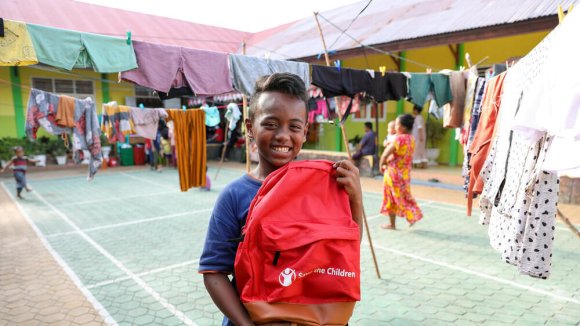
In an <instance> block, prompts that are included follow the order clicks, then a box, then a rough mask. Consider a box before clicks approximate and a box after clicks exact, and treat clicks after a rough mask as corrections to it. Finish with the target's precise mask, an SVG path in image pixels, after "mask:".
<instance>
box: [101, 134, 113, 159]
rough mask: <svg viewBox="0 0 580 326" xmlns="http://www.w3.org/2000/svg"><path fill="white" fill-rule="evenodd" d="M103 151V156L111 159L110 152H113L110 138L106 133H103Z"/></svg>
mask: <svg viewBox="0 0 580 326" xmlns="http://www.w3.org/2000/svg"><path fill="white" fill-rule="evenodd" d="M101 151H102V153H103V158H104V159H105V160H107V161H108V160H109V154H110V153H111V145H110V144H109V139H107V136H105V134H104V133H101Z"/></svg>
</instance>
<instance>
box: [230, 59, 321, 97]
mask: <svg viewBox="0 0 580 326" xmlns="http://www.w3.org/2000/svg"><path fill="white" fill-rule="evenodd" d="M230 67H231V70H232V76H233V85H234V88H235V89H236V90H238V91H240V92H242V93H244V94H246V95H252V94H253V93H254V87H255V85H256V81H257V80H258V79H260V78H261V77H263V76H267V75H271V74H273V73H276V72H288V73H292V74H295V75H298V76H299V77H300V78H301V79H302V80H303V81H304V84H305V85H306V87H308V86H309V85H310V67H309V65H308V64H307V63H302V62H295V61H280V60H269V59H261V58H255V57H248V56H244V55H237V54H230Z"/></svg>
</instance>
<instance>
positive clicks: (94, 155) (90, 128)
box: [72, 97, 103, 181]
mask: <svg viewBox="0 0 580 326" xmlns="http://www.w3.org/2000/svg"><path fill="white" fill-rule="evenodd" d="M72 146H73V159H74V161H75V162H76V163H77V164H78V163H80V162H81V161H83V160H85V159H86V157H83V151H88V152H89V176H88V180H89V181H91V180H92V179H93V178H94V176H95V174H96V173H97V170H98V169H99V167H101V163H102V162H103V155H102V152H101V130H100V128H99V119H98V117H97V109H96V108H95V102H93V100H92V99H91V98H90V97H87V98H86V99H84V100H81V99H75V128H74V129H73V141H72Z"/></svg>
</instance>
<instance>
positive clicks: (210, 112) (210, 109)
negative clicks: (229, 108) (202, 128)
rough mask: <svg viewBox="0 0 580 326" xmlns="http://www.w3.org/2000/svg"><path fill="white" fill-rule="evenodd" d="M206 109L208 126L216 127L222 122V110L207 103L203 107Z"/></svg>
mask: <svg viewBox="0 0 580 326" xmlns="http://www.w3.org/2000/svg"><path fill="white" fill-rule="evenodd" d="M201 108H202V109H203V111H205V125H206V126H208V127H215V126H217V125H219V124H220V122H221V118H220V111H219V110H218V108H217V107H216V106H209V105H207V104H205V105H203V106H202V107H201Z"/></svg>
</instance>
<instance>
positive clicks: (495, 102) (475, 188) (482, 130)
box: [467, 72, 506, 216]
mask: <svg viewBox="0 0 580 326" xmlns="http://www.w3.org/2000/svg"><path fill="white" fill-rule="evenodd" d="M505 76H506V73H505V72H503V73H501V74H499V75H497V76H495V77H493V78H492V79H490V80H489V82H488V84H487V88H486V89H485V94H484V95H483V100H482V103H481V117H480V119H479V123H478V125H477V132H476V133H475V136H474V137H473V142H472V143H471V146H470V147H469V149H468V151H469V153H471V159H470V160H469V165H470V166H471V169H470V171H469V185H468V186H467V216H471V208H472V206H473V195H474V194H481V192H482V191H483V179H482V178H480V177H479V173H480V172H481V170H482V169H483V165H484V163H485V160H486V159H487V154H489V149H490V147H491V142H492V140H493V136H494V134H495V125H496V119H497V116H498V112H499V107H500V105H501V94H502V91H503V82H504V79H505Z"/></svg>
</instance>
